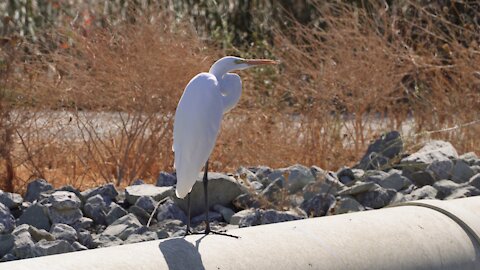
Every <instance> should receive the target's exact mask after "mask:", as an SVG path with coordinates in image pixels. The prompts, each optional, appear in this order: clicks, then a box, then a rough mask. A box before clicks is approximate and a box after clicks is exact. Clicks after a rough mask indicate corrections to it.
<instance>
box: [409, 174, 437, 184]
mask: <svg viewBox="0 0 480 270" xmlns="http://www.w3.org/2000/svg"><path fill="white" fill-rule="evenodd" d="M410 179H411V180H412V182H413V183H415V185H417V186H419V187H423V186H425V185H433V183H435V177H433V175H432V173H431V172H430V171H418V172H414V173H412V175H411V176H410Z"/></svg>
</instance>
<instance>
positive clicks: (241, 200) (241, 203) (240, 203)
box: [232, 193, 262, 209]
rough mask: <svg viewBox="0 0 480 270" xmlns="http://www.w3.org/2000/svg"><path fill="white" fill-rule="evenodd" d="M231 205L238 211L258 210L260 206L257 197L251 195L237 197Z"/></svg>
mask: <svg viewBox="0 0 480 270" xmlns="http://www.w3.org/2000/svg"><path fill="white" fill-rule="evenodd" d="M232 204H233V205H234V206H235V207H236V208H238V209H248V208H259V207H260V206H261V205H262V203H261V202H260V201H259V199H258V197H257V196H256V195H254V194H251V193H245V194H241V195H238V197H236V198H235V199H234V200H233V201H232Z"/></svg>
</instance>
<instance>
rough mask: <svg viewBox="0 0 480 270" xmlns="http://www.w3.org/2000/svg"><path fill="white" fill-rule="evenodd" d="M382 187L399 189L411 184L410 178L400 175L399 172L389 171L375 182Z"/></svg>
mask: <svg viewBox="0 0 480 270" xmlns="http://www.w3.org/2000/svg"><path fill="white" fill-rule="evenodd" d="M377 184H379V185H380V186H381V187H383V188H390V189H394V190H396V191H400V190H402V189H404V188H406V187H408V186H410V185H411V184H412V181H410V179H408V178H406V177H405V176H403V175H401V174H400V173H399V172H396V171H394V172H391V173H389V174H388V176H387V177H385V178H384V179H382V180H380V181H379V182H377Z"/></svg>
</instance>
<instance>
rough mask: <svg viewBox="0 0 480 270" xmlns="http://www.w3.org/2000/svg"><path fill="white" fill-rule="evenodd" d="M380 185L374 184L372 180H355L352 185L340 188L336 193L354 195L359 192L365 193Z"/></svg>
mask: <svg viewBox="0 0 480 270" xmlns="http://www.w3.org/2000/svg"><path fill="white" fill-rule="evenodd" d="M378 187H380V186H379V185H377V184H375V183H374V182H368V183H365V182H360V181H357V182H356V183H355V184H354V185H353V186H351V187H346V188H344V189H342V190H340V191H339V192H338V193H337V194H338V195H356V194H360V193H365V192H368V191H371V190H374V189H376V188H378Z"/></svg>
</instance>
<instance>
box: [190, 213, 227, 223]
mask: <svg viewBox="0 0 480 270" xmlns="http://www.w3.org/2000/svg"><path fill="white" fill-rule="evenodd" d="M204 221H205V214H200V215H198V216H195V217H193V218H192V222H191V224H193V225H196V224H200V223H202V222H204ZM213 221H223V216H222V214H220V213H218V212H215V211H208V222H213Z"/></svg>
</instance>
